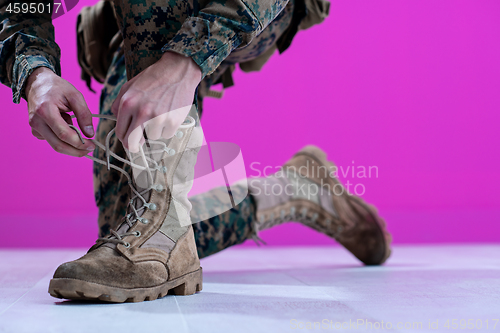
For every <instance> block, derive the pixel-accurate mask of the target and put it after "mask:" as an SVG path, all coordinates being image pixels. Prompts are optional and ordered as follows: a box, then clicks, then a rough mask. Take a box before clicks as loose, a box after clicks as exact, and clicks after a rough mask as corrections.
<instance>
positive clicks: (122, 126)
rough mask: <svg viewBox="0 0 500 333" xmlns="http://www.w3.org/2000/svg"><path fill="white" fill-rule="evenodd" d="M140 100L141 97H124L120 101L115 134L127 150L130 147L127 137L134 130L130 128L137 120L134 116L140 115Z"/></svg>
mask: <svg viewBox="0 0 500 333" xmlns="http://www.w3.org/2000/svg"><path fill="white" fill-rule="evenodd" d="M139 98H140V97H130V96H127V95H124V96H123V97H122V99H121V100H120V106H119V110H120V111H119V114H118V116H117V117H116V129H115V133H116V136H117V137H118V139H119V140H120V141H121V142H122V143H123V146H124V147H125V148H127V149H128V148H129V147H128V141H127V135H128V134H130V133H129V132H131V131H132V130H133V128H130V126H131V124H132V122H133V121H134V119H135V116H134V115H137V114H138V112H137V111H138V110H139V103H138V102H139Z"/></svg>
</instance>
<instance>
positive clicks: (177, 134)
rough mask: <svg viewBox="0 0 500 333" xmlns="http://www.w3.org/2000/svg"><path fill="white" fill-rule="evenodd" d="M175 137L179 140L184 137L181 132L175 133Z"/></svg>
mask: <svg viewBox="0 0 500 333" xmlns="http://www.w3.org/2000/svg"><path fill="white" fill-rule="evenodd" d="M175 136H176V137H178V138H179V139H180V138H182V137H183V136H184V132H182V131H177V133H175Z"/></svg>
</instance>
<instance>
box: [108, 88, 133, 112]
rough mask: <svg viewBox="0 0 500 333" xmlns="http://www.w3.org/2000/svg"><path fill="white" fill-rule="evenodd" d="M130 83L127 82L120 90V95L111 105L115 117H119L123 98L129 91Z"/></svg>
mask: <svg viewBox="0 0 500 333" xmlns="http://www.w3.org/2000/svg"><path fill="white" fill-rule="evenodd" d="M129 82H130V81H129ZM129 82H125V83H124V84H123V86H122V87H121V89H120V92H119V93H118V96H116V98H115V101H114V102H113V104H112V105H111V112H112V113H113V114H114V115H115V116H118V113H119V111H120V104H121V100H122V98H123V95H125V93H126V92H127V91H128V87H129Z"/></svg>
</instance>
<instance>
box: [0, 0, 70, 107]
mask: <svg viewBox="0 0 500 333" xmlns="http://www.w3.org/2000/svg"><path fill="white" fill-rule="evenodd" d="M11 2H12V1H8V0H0V82H2V83H3V84H5V85H7V86H9V87H10V88H12V93H13V101H14V103H19V102H20V100H21V97H24V91H23V88H24V85H25V83H26V79H27V78H28V76H29V75H30V74H31V73H32V72H33V70H35V69H36V68H38V67H48V68H50V69H52V70H53V71H54V72H55V73H57V74H58V75H61V65H60V57H61V51H60V49H59V47H58V46H57V44H56V43H55V40H54V27H53V25H52V23H51V15H50V14H49V13H48V11H44V13H35V14H31V13H29V12H28V13H25V14H24V13H22V12H21V13H19V14H12V13H9V12H7V6H8V5H9V3H11ZM37 3H43V4H44V5H46V4H50V5H51V4H52V1H48V0H43V1H42V0H39V1H37ZM45 8H46V7H45Z"/></svg>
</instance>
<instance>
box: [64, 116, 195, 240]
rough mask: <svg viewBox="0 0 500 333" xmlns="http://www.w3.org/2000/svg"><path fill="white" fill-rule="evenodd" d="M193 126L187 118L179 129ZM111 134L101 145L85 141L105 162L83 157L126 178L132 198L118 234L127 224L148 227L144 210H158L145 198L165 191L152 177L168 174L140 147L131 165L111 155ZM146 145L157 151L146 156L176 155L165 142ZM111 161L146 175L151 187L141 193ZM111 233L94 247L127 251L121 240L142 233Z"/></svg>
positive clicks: (79, 134) (79, 133)
mask: <svg viewBox="0 0 500 333" xmlns="http://www.w3.org/2000/svg"><path fill="white" fill-rule="evenodd" d="M92 117H94V118H101V119H107V120H112V121H116V117H114V116H108V115H92ZM72 118H74V116H72ZM194 125H195V120H194V118H192V117H190V116H188V117H187V118H186V120H185V121H184V122H183V123H182V125H181V126H180V128H189V127H192V126H194ZM69 127H70V128H72V129H73V130H74V131H76V133H77V134H78V136H79V138H80V140H81V141H82V143H84V140H83V136H82V134H81V132H80V130H79V129H78V128H77V127H75V126H73V125H69ZM114 133H115V128H113V129H112V130H111V131H109V133H108V134H107V136H106V140H105V143H104V144H102V143H100V142H99V141H97V140H94V139H88V140H92V141H93V143H94V144H95V145H96V146H97V147H99V148H100V149H102V150H103V151H104V152H105V153H106V160H105V161H104V160H101V159H99V158H96V157H94V156H91V155H85V157H87V158H89V159H91V160H92V161H94V162H96V163H99V164H102V165H105V166H106V167H107V168H108V170H110V169H114V170H117V171H119V172H121V173H122V174H123V175H125V177H126V178H127V182H128V185H129V187H130V189H131V190H132V194H133V195H132V197H131V199H130V201H129V202H128V205H127V211H129V213H128V214H127V215H125V216H124V217H123V218H122V220H121V223H120V224H119V226H118V229H117V230H119V229H120V228H121V226H122V225H123V223H126V224H127V225H128V229H127V230H130V228H132V227H133V226H134V224H135V223H136V222H138V221H139V222H141V223H144V224H148V223H149V221H148V219H145V218H142V217H141V216H142V214H143V213H144V211H145V210H146V209H149V210H151V211H155V210H156V209H157V208H158V207H156V204H154V203H148V201H147V200H146V198H145V197H144V196H145V195H146V194H147V193H149V192H150V191H152V190H155V191H158V192H162V191H163V190H165V188H164V186H163V185H161V184H155V177H153V173H155V175H157V172H161V173H163V174H166V173H167V171H168V170H167V167H166V166H165V165H163V158H161V159H160V160H161V161H162V164H160V163H158V162H157V161H155V160H154V159H153V158H151V157H149V156H147V155H146V153H145V152H144V149H143V147H142V146H140V148H139V154H138V156H135V157H134V158H133V159H132V160H131V161H129V160H128V159H125V158H122V157H120V156H118V155H117V154H115V153H114V152H112V151H111V149H110V147H109V145H110V139H111V137H112V136H113V134H114ZM182 136H183V135H182V132H181V131H178V132H177V133H176V135H175V137H177V138H179V139H180V138H182ZM145 144H146V145H147V146H148V147H153V146H154V147H159V148H156V149H151V148H150V149H148V151H147V153H148V155H152V156H154V155H155V154H162V157H163V156H164V155H163V154H165V153H166V154H168V155H170V156H172V155H174V154H175V150H174V149H171V148H169V147H168V146H167V144H166V143H165V142H162V141H157V140H150V139H145ZM111 157H113V158H115V159H116V160H118V161H120V162H123V163H125V164H127V165H129V166H130V167H132V168H133V169H135V170H137V171H145V172H146V175H147V177H148V184H150V185H149V186H148V187H147V188H146V189H144V190H141V191H140V190H138V189H137V187H136V186H135V185H134V183H133V181H132V177H131V176H130V174H129V173H128V172H127V171H125V170H124V169H122V168H120V167H118V166H116V165H114V164H112V163H110V158H111ZM137 159H140V160H141V161H142V165H141V164H137V163H135V162H136V160H137ZM138 201H139V203H140V206H139V205H137V202H138ZM110 233H111V235H109V236H107V237H101V238H98V239H97V241H96V243H98V242H103V243H113V244H122V245H123V246H125V247H126V248H128V247H130V243H128V242H126V241H125V240H124V238H125V237H126V236H136V237H139V236H141V233H140V232H139V231H134V232H128V231H127V232H125V233H122V234H118V232H117V231H116V230H112V229H111V230H110Z"/></svg>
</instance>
